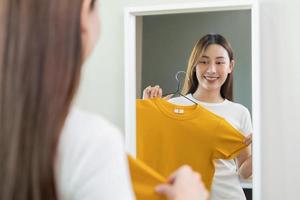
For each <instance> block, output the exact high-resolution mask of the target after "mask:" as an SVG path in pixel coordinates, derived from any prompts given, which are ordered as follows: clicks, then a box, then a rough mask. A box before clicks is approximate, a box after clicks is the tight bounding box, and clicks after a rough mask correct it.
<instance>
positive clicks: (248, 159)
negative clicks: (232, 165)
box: [236, 134, 252, 179]
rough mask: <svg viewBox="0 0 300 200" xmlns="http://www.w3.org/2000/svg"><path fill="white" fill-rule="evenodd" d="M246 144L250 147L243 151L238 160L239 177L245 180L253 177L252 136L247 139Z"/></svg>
mask: <svg viewBox="0 0 300 200" xmlns="http://www.w3.org/2000/svg"><path fill="white" fill-rule="evenodd" d="M245 142H246V144H249V146H248V147H247V148H246V149H244V150H243V151H241V153H240V154H239V155H238V157H237V159H236V161H237V166H238V172H239V175H240V177H241V178H243V179H247V178H249V177H250V176H251V175H252V153H251V148H252V145H251V143H252V134H250V135H249V136H248V137H247V138H246V141H245Z"/></svg>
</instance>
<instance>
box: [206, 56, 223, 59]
mask: <svg viewBox="0 0 300 200" xmlns="http://www.w3.org/2000/svg"><path fill="white" fill-rule="evenodd" d="M201 58H209V57H208V56H205V55H204V56H201ZM219 58H223V59H225V58H224V57H223V56H218V57H216V59H219Z"/></svg>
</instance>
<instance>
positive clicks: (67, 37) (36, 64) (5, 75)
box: [0, 0, 83, 200]
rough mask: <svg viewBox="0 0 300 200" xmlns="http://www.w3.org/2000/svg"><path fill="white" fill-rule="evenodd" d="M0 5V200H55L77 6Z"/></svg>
mask: <svg viewBox="0 0 300 200" xmlns="http://www.w3.org/2000/svg"><path fill="white" fill-rule="evenodd" d="M0 4H1V5H0V20H1V22H0V199H1V200H11V199H14V200H27V199H28V200H29V199H30V200H41V199H42V200H50V199H51V200H53V199H57V194H56V188H55V173H54V160H55V153H56V148H57V143H58V138H59V134H60V131H61V130H62V127H63V124H64V122H65V118H66V116H67V114H68V110H69V107H70V104H71V102H72V98H73V96H74V93H75V91H76V89H77V86H78V83H79V79H80V72H81V64H82V59H83V58H82V44H81V34H80V11H81V5H82V0H26V1H25V0H23V1H22V0H1V3H0Z"/></svg>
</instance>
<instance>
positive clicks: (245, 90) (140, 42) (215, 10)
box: [125, 3, 259, 199]
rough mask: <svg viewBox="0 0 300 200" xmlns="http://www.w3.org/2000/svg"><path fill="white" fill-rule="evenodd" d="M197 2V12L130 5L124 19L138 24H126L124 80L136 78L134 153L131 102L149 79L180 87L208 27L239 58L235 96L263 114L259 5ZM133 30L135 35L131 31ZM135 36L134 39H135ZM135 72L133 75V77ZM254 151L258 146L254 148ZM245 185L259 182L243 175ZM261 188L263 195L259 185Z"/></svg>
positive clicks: (129, 141) (129, 142) (129, 136)
mask: <svg viewBox="0 0 300 200" xmlns="http://www.w3.org/2000/svg"><path fill="white" fill-rule="evenodd" d="M221 4H222V3H221ZM193 6H195V5H193ZM193 6H191V7H193ZM198 6H199V7H200V10H199V12H195V10H197V9H194V10H193V8H190V10H192V12H182V10H181V11H174V10H176V9H174V10H172V9H170V10H168V9H166V8H162V7H161V9H162V10H164V9H165V10H164V11H161V10H160V8H154V7H153V8H145V9H142V8H136V9H135V8H132V9H128V10H127V11H126V12H127V13H128V14H129V15H127V19H125V26H126V25H128V26H129V27H131V28H133V27H134V29H135V31H134V32H132V31H131V30H132V29H126V27H125V30H128V32H125V34H127V35H126V36H125V40H126V41H127V43H126V42H125V48H126V49H127V50H129V51H127V52H126V53H125V63H126V66H125V67H126V68H125V70H126V72H125V73H126V75H125V84H128V83H129V82H130V84H132V83H133V81H134V87H130V84H128V85H127V86H125V87H126V88H127V90H126V91H128V93H126V94H125V99H126V101H125V104H126V110H125V129H126V147H127V150H128V151H129V152H130V153H132V154H135V153H136V149H135V145H136V135H135V131H136V130H135V125H136V122H134V123H132V122H130V121H129V120H130V119H132V118H131V117H128V116H129V112H130V111H133V110H134V109H133V108H132V107H131V106H132V104H133V99H136V98H137V99H139V98H142V93H143V89H144V88H146V87H147V86H149V85H152V86H154V85H160V86H161V87H162V88H163V93H164V94H167V93H170V92H173V91H175V90H176V87H177V83H176V79H175V75H176V73H177V72H178V71H186V70H187V69H186V68H187V63H188V59H189V56H190V53H191V52H192V49H193V47H194V45H195V43H196V42H197V41H198V40H199V39H200V38H201V37H202V36H204V35H206V34H207V33H218V34H221V35H222V36H224V37H225V38H226V39H227V40H228V41H229V43H230V44H231V46H232V49H233V53H234V60H235V68H234V78H233V93H234V102H236V103H239V104H241V105H243V106H244V107H245V108H247V109H248V110H249V113H250V115H253V117H252V120H253V122H257V118H256V117H255V116H258V112H259V110H258V109H259V107H258V104H259V102H258V92H259V82H257V77H259V76H255V75H259V74H258V70H257V68H258V62H257V54H256V52H255V51H253V49H254V48H255V47H257V46H258V45H257V43H258V41H257V32H256V31H255V30H257V29H258V28H257V26H256V24H255V23H254V22H253V20H254V21H255V20H256V15H255V12H256V10H255V9H253V7H252V6H253V5H252V4H249V5H246V6H245V5H238V6H234V5H229V7H226V6H225V7H223V6H221V5H220V7H218V6H216V5H213V6H212V7H210V5H207V7H206V8H205V5H198ZM214 6H215V7H214ZM196 7H197V6H196ZM178 10H180V9H179V8H178ZM132 16H134V17H135V18H134V19H135V20H134V23H130V22H132V20H131V19H132V18H131V17H132ZM133 35H135V36H134V37H129V36H133ZM131 40H134V42H132V43H130V41H131ZM133 50H134V51H133ZM133 55H134V56H133ZM130 63H131V64H133V66H135V68H134V69H130V65H129V64H130ZM131 67H132V66H131ZM132 73H133V74H134V75H133V76H132V77H131V78H130V76H131V75H132ZM252 75H254V76H252ZM133 77H134V78H133ZM183 79H184V77H182V76H180V80H181V81H183ZM126 80H129V81H128V82H127V81H126ZM131 86H133V85H131ZM133 89H134V91H133ZM133 94H134V96H133ZM127 97H128V98H127ZM126 102H127V103H126ZM128 102H129V103H128ZM134 106H135V105H134ZM130 114H131V115H132V113H130ZM134 117H135V116H134ZM233 126H234V125H233ZM253 126H254V137H255V134H258V133H257V130H258V124H257V123H253ZM132 130H133V131H132ZM255 130H256V131H255ZM133 132H134V133H133ZM254 152H257V151H256V150H255V149H254ZM254 156H255V154H254ZM254 173H255V172H254ZM258 181H259V180H258V179H257V178H256V180H255V179H254V182H255V183H259V182H258ZM240 185H241V187H242V188H243V189H244V192H245V194H246V198H247V199H252V188H254V187H252V186H255V184H253V183H252V179H251V178H250V179H247V180H242V181H241V183H240ZM255 190H256V189H255ZM256 191H257V192H256V196H258V194H259V190H256ZM254 196H255V192H254ZM216 199H217V198H216ZM254 199H255V197H254Z"/></svg>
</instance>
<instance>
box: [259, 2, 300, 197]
mask: <svg viewBox="0 0 300 200" xmlns="http://www.w3.org/2000/svg"><path fill="white" fill-rule="evenodd" d="M260 6H261V8H260V9H261V12H260V19H261V26H260V28H261V33H260V35H261V67H262V91H261V92H262V105H261V106H262V120H261V125H262V156H261V157H262V178H263V179H262V180H263V181H262V187H263V188H262V191H263V198H262V199H270V200H271V199H272V200H273V199H274V200H275V199H286V200H290V199H291V200H294V199H300V190H299V189H300V158H299V157H300V156H299V153H300V106H299V102H300V89H299V86H300V55H299V53H300V49H299V45H300V42H299V37H300V12H299V8H300V2H299V1H297V0H288V1H284V0H261V1H260Z"/></svg>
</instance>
